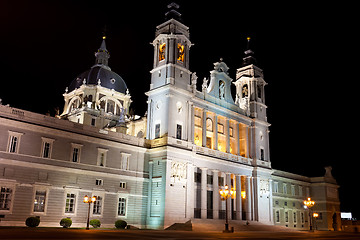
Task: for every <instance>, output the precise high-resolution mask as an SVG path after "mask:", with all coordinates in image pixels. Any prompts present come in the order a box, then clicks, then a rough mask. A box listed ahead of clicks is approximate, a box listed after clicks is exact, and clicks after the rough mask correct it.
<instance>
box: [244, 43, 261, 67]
mask: <svg viewBox="0 0 360 240" xmlns="http://www.w3.org/2000/svg"><path fill="white" fill-rule="evenodd" d="M246 40H247V45H246V50H245V51H244V53H245V57H243V62H242V65H243V66H247V65H250V64H256V63H257V61H256V58H255V57H254V55H255V54H254V52H253V51H252V50H251V49H250V40H251V38H250V37H247V38H246Z"/></svg>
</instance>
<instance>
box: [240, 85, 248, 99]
mask: <svg viewBox="0 0 360 240" xmlns="http://www.w3.org/2000/svg"><path fill="white" fill-rule="evenodd" d="M241 92H242V97H243V98H244V97H248V95H249V88H248V85H247V84H244V86H243V87H242V91H241Z"/></svg>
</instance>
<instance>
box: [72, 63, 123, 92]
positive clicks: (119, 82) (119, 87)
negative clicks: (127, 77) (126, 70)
mask: <svg viewBox="0 0 360 240" xmlns="http://www.w3.org/2000/svg"><path fill="white" fill-rule="evenodd" d="M84 80H85V84H87V85H99V83H100V86H102V87H105V88H109V89H114V90H115V91H117V92H121V93H124V94H125V93H126V90H127V86H126V83H125V81H124V80H123V79H122V77H120V76H119V75H118V74H117V73H115V72H113V71H111V70H110V69H109V68H108V67H106V66H103V65H99V64H96V65H94V66H93V67H92V68H90V69H89V70H87V71H85V72H83V73H81V74H80V75H79V76H77V77H76V78H75V79H74V80H73V81H72V82H71V84H70V86H69V88H68V89H69V92H71V91H73V90H74V89H76V88H79V87H80V86H81V85H83V84H84ZM99 80H100V82H99Z"/></svg>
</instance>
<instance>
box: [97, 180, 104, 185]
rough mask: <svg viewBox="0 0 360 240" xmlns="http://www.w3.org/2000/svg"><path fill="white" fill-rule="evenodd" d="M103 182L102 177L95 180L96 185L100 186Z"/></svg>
mask: <svg viewBox="0 0 360 240" xmlns="http://www.w3.org/2000/svg"><path fill="white" fill-rule="evenodd" d="M103 184H104V182H103V180H102V179H96V180H95V185H96V186H102V185H103Z"/></svg>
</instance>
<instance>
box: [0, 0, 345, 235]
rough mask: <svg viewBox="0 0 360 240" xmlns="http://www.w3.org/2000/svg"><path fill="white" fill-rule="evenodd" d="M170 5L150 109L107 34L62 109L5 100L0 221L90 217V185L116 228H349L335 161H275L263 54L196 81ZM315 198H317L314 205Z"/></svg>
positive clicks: (103, 215) (105, 220)
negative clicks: (140, 102) (46, 111)
mask: <svg viewBox="0 0 360 240" xmlns="http://www.w3.org/2000/svg"><path fill="white" fill-rule="evenodd" d="M172 7H173V9H172V10H171V11H170V14H169V16H168V20H166V21H165V22H164V23H162V24H160V25H158V26H157V27H156V32H155V39H154V41H153V42H152V45H153V47H154V56H153V69H152V70H151V71H150V72H151V82H150V87H149V91H148V92H146V93H145V94H146V95H147V96H148V101H147V106H148V109H147V114H146V116H144V117H138V116H132V115H131V114H130V112H129V107H130V104H131V102H132V100H131V89H128V88H127V86H126V83H125V81H124V80H123V79H122V78H121V77H120V75H118V74H116V73H115V72H113V71H112V70H111V68H110V67H109V58H110V54H109V52H108V50H107V46H106V43H105V41H106V40H105V38H104V39H103V40H102V43H101V46H100V48H99V49H98V51H97V52H96V53H95V58H96V61H95V64H94V66H92V67H91V68H90V69H89V70H88V71H85V72H83V73H81V74H79V75H78V77H76V78H75V79H74V80H73V81H72V83H71V84H70V85H69V87H68V88H67V89H66V91H65V93H64V94H63V96H64V100H65V105H64V110H63V113H62V114H61V115H60V116H58V117H50V116H45V115H40V114H37V113H33V112H29V111H25V110H21V109H16V108H12V107H9V106H4V105H0V119H1V120H0V133H1V137H0V187H1V197H0V226H9V225H16V226H23V225H24V222H25V219H26V218H27V217H29V216H39V217H40V219H41V224H40V226H59V221H60V220H61V219H62V218H64V217H70V218H71V219H72V221H73V226H78V227H83V226H84V225H85V224H86V217H87V204H85V203H83V197H84V196H85V195H88V196H96V201H95V202H94V203H93V204H92V205H91V212H90V217H91V219H100V220H101V223H102V226H109V227H112V226H113V225H114V222H115V221H116V220H118V219H123V220H125V221H127V222H128V224H130V225H133V226H136V227H139V228H150V229H164V228H167V227H169V226H171V225H173V224H175V223H185V222H188V221H189V220H191V221H194V220H196V221H198V222H199V221H200V222H201V221H202V220H203V221H207V222H209V221H212V220H218V219H224V218H225V216H226V215H227V216H228V217H229V219H231V220H232V221H233V223H234V224H243V223H244V222H246V221H247V222H250V223H251V222H253V221H254V222H260V223H263V224H267V225H281V226H284V227H289V228H295V229H299V230H308V229H309V228H310V222H314V221H316V223H317V228H318V229H322V230H338V229H340V202H339V198H338V188H339V186H338V185H337V183H336V181H335V179H334V178H333V177H332V175H331V168H329V167H328V168H326V173H325V175H324V176H322V177H315V178H309V177H305V176H300V175H296V174H292V173H288V172H283V171H280V170H275V169H273V168H272V167H271V161H270V153H269V126H270V124H269V123H268V122H267V117H266V109H267V106H266V104H265V86H266V84H267V83H266V82H265V80H264V76H263V71H262V69H260V68H259V67H257V66H256V60H255V58H254V56H253V54H254V53H253V52H252V51H251V50H250V49H247V50H246V51H245V56H244V58H243V63H242V65H241V66H239V68H238V69H237V72H236V76H235V79H232V78H231V77H230V76H229V73H228V69H229V68H228V66H227V65H226V64H225V62H223V61H222V59H220V61H218V62H216V63H214V69H213V70H211V71H210V74H209V76H208V78H204V79H203V80H202V86H201V89H200V90H199V89H197V87H196V86H197V82H198V81H199V79H198V77H197V76H196V73H195V72H191V71H190V62H189V56H190V49H191V46H192V43H191V41H190V34H189V28H188V27H187V26H186V25H184V24H183V23H182V22H181V21H180V20H178V18H177V16H178V15H179V13H178V12H177V11H176V6H175V5H173V6H172ZM232 85H234V86H235V87H236V96H235V100H234V98H233V96H232V94H231V86H232ZM299 164H301V163H299ZM225 185H227V186H228V187H229V188H231V189H232V190H233V196H232V197H231V198H229V199H228V200H227V205H228V207H226V202H225V201H223V200H221V198H220V195H219V190H221V189H223V188H224V186H225ZM308 197H311V198H312V199H313V200H314V201H316V204H315V206H314V207H313V208H312V209H311V212H310V210H309V209H305V208H304V204H303V201H304V200H305V199H307V198H308ZM226 211H227V212H226ZM313 212H317V213H318V214H319V217H318V218H317V219H313V217H311V214H310V213H313Z"/></svg>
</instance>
